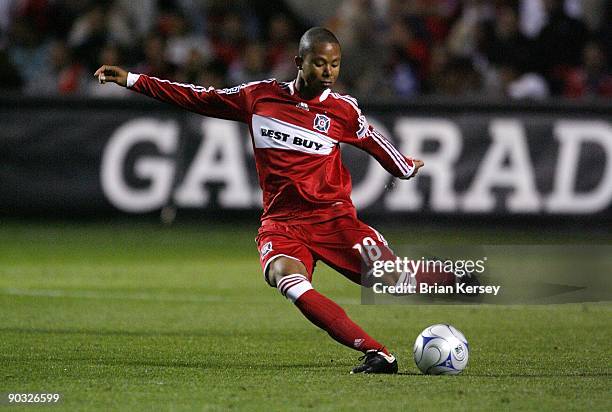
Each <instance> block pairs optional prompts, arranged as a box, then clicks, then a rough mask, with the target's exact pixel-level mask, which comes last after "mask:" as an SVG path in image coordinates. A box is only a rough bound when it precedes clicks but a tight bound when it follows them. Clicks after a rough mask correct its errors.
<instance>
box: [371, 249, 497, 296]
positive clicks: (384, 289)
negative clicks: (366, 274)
mask: <svg viewBox="0 0 612 412" xmlns="http://www.w3.org/2000/svg"><path fill="white" fill-rule="evenodd" d="M486 261H487V257H483V258H481V259H455V260H452V259H439V258H425V257H421V258H420V259H416V260H415V259H409V258H407V257H404V258H399V257H398V258H396V259H395V260H379V261H375V262H373V267H372V268H371V270H370V275H371V276H373V277H374V278H376V280H377V281H375V282H373V283H372V291H373V292H374V293H376V294H391V295H413V294H422V295H430V296H431V295H447V296H451V295H466V296H476V295H493V296H497V295H498V293H499V292H500V290H501V286H500V285H482V284H480V282H479V279H478V277H479V276H480V275H482V273H484V271H485V264H486Z"/></svg>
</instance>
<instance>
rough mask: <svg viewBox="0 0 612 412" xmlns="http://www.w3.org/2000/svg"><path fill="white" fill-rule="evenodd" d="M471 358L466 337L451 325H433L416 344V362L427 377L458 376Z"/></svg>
mask: <svg viewBox="0 0 612 412" xmlns="http://www.w3.org/2000/svg"><path fill="white" fill-rule="evenodd" d="M469 356H470V350H469V347H468V343H467V340H466V339H465V336H463V333H461V332H460V331H459V330H458V329H456V328H454V327H453V326H451V325H442V324H438V325H431V326H429V327H427V328H425V330H423V332H421V333H420V334H419V336H417V338H416V342H414V361H415V362H416V365H417V367H418V368H419V369H420V370H421V372H423V373H424V374H427V375H457V374H459V373H461V371H462V370H463V369H465V367H466V366H467V363H468V358H469Z"/></svg>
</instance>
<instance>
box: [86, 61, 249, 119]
mask: <svg viewBox="0 0 612 412" xmlns="http://www.w3.org/2000/svg"><path fill="white" fill-rule="evenodd" d="M94 76H96V77H97V78H98V81H99V82H100V83H108V82H111V83H117V84H118V85H120V86H123V87H127V88H128V89H130V90H133V91H135V92H137V93H141V94H144V95H145V96H149V97H152V98H154V99H157V100H160V101H162V102H165V103H170V104H172V105H175V106H179V107H182V108H183V109H187V110H189V111H192V112H195V113H199V114H202V115H204V116H210V117H217V118H220V119H227V120H238V121H244V122H246V121H247V119H248V115H249V112H248V107H247V106H248V105H247V104H246V93H245V92H244V90H243V88H244V87H243V86H238V87H233V88H231V89H221V90H217V89H215V88H214V87H202V86H195V85H193V84H186V83H178V82H173V81H170V80H163V79H158V78H157V77H153V76H147V75H145V74H136V73H129V72H127V71H126V70H123V69H122V68H121V67H117V66H109V65H106V64H105V65H103V66H102V67H100V68H99V69H98V70H96V72H95V73H94ZM246 86H247V85H245V87H246Z"/></svg>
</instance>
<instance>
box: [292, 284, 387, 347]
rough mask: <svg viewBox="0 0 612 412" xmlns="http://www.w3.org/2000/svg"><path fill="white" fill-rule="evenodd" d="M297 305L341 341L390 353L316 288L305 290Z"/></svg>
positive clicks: (305, 314) (308, 316) (309, 317)
mask: <svg viewBox="0 0 612 412" xmlns="http://www.w3.org/2000/svg"><path fill="white" fill-rule="evenodd" d="M295 305H296V306H297V307H298V308H299V309H300V311H301V312H302V313H303V314H304V316H306V318H308V320H309V321H311V322H312V323H314V324H315V325H317V326H318V327H320V328H321V329H323V330H324V331H326V332H327V333H328V334H329V336H331V337H332V338H334V339H335V340H336V341H338V342H339V343H341V344H343V345H345V346H348V347H349V348H352V349H356V350H359V351H362V352H364V353H365V352H366V351H368V350H370V349H376V350H380V351H382V352H384V353H385V354H387V355H388V354H389V352H388V351H387V349H386V348H385V347H384V346H383V345H382V344H380V343H378V342H377V341H376V340H374V339H373V338H372V337H371V336H370V335H368V334H367V333H366V332H365V331H364V330H363V329H361V328H360V327H359V326H357V324H356V323H355V322H353V321H352V320H351V319H350V318H349V317H348V316H347V314H346V312H345V311H344V310H343V309H342V308H341V307H340V306H338V305H337V304H336V303H335V302H334V301H332V300H330V299H328V298H326V297H325V296H323V295H321V294H320V293H319V292H317V291H316V290H314V289H311V290H309V291H307V292H305V293H304V294H303V295H301V296H300V297H299V298H298V299H297V300H296V301H295Z"/></svg>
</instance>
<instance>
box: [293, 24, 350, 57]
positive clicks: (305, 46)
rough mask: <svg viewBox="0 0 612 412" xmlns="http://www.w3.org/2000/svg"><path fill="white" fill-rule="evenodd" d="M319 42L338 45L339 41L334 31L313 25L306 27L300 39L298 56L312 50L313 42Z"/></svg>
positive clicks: (302, 55)
mask: <svg viewBox="0 0 612 412" xmlns="http://www.w3.org/2000/svg"><path fill="white" fill-rule="evenodd" d="M319 43H335V44H337V45H338V46H340V42H339V41H338V38H337V37H336V36H335V35H334V33H332V32H331V31H329V30H327V29H326V28H323V27H313V28H311V29H308V30H307V31H306V33H304V34H303V35H302V38H301V39H300V47H299V49H298V54H299V56H300V57H304V56H305V55H306V54H308V53H309V52H311V51H312V49H313V48H314V45H315V44H319Z"/></svg>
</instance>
